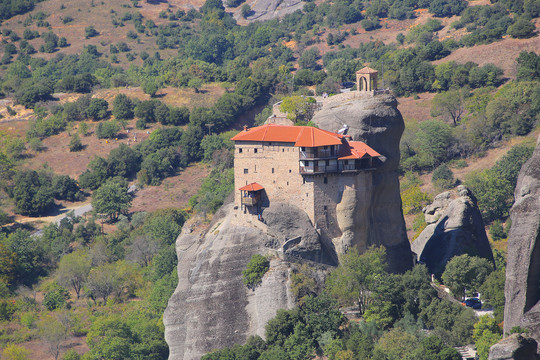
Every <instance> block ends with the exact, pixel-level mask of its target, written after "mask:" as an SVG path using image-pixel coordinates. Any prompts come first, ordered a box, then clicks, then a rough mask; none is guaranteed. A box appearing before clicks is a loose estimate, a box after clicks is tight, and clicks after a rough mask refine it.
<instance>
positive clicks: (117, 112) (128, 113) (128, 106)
mask: <svg viewBox="0 0 540 360" xmlns="http://www.w3.org/2000/svg"><path fill="white" fill-rule="evenodd" d="M133 108H134V105H133V102H132V101H131V100H130V98H128V97H127V96H126V95H124V94H118V95H116V97H115V98H114V100H113V110H112V114H113V115H114V117H115V118H117V119H125V120H130V119H133Z"/></svg>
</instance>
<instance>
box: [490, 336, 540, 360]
mask: <svg viewBox="0 0 540 360" xmlns="http://www.w3.org/2000/svg"><path fill="white" fill-rule="evenodd" d="M537 347H538V344H537V343H536V341H535V340H534V339H533V338H531V337H528V336H522V335H519V334H513V335H512V336H509V337H507V338H506V339H503V340H501V341H499V342H498V343H497V344H495V345H493V346H492V347H491V349H489V360H535V359H536V360H537V359H539V357H538V355H536V351H537Z"/></svg>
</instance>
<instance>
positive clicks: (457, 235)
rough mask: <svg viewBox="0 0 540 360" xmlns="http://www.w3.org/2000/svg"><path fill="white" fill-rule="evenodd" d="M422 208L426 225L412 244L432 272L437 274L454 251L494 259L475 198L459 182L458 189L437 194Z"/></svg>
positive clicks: (419, 259)
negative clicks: (429, 203)
mask: <svg viewBox="0 0 540 360" xmlns="http://www.w3.org/2000/svg"><path fill="white" fill-rule="evenodd" d="M423 211H424V216H425V220H426V222H427V223H428V225H427V226H426V228H425V229H424V231H422V233H421V234H420V235H419V236H418V238H417V239H416V240H415V241H414V242H413V243H412V245H411V248H412V251H413V253H415V254H416V255H417V258H418V261H419V262H422V263H425V264H426V265H427V267H428V269H429V271H430V272H431V273H432V274H437V275H440V274H441V273H442V272H443V271H444V267H445V266H446V263H447V262H448V261H449V260H450V259H451V258H452V257H454V256H457V255H463V254H469V255H475V256H480V257H484V258H486V259H489V260H491V261H492V262H493V254H492V252H491V247H490V245H489V241H488V238H487V236H486V231H485V229H484V222H483V220H482V215H481V214H480V210H478V206H477V204H476V198H475V197H474V195H473V194H472V193H471V191H470V190H469V189H467V188H466V187H465V186H463V185H460V186H458V188H457V193H456V192H454V191H446V192H443V193H441V194H439V195H437V196H436V197H435V199H434V201H433V203H432V204H431V205H429V206H427V207H425V208H424V210H423Z"/></svg>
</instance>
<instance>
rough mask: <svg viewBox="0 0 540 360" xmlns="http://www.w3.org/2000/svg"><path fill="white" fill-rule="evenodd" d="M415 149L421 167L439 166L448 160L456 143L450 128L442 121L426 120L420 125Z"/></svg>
mask: <svg viewBox="0 0 540 360" xmlns="http://www.w3.org/2000/svg"><path fill="white" fill-rule="evenodd" d="M418 127H419V131H418V133H417V134H416V141H415V143H416V144H415V147H416V148H417V149H418V150H417V156H418V158H419V163H420V165H421V166H423V167H424V166H437V165H439V164H440V163H442V162H444V161H445V160H446V159H447V158H448V149H449V148H450V146H451V144H452V142H453V141H454V139H453V137H452V129H451V128H450V126H448V125H447V124H445V123H444V122H442V121H440V120H426V121H423V122H421V123H420V124H419V125H418Z"/></svg>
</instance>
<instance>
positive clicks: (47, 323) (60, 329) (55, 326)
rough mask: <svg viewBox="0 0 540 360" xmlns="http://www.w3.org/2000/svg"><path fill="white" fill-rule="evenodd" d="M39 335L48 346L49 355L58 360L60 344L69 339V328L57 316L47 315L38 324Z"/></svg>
mask: <svg viewBox="0 0 540 360" xmlns="http://www.w3.org/2000/svg"><path fill="white" fill-rule="evenodd" d="M38 330H39V335H40V337H41V339H42V341H43V342H45V343H46V344H47V346H48V350H49V353H50V354H51V355H52V356H53V357H54V359H55V360H56V359H58V356H59V355H60V344H61V343H62V341H64V340H65V339H67V337H68V328H67V327H66V325H64V324H63V323H62V322H61V321H59V320H58V319H57V318H56V316H55V315H45V316H44V317H43V318H42V319H41V320H40V321H39V322H38Z"/></svg>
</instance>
